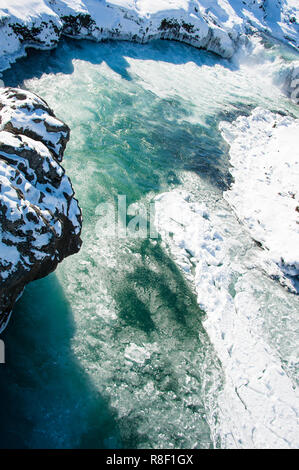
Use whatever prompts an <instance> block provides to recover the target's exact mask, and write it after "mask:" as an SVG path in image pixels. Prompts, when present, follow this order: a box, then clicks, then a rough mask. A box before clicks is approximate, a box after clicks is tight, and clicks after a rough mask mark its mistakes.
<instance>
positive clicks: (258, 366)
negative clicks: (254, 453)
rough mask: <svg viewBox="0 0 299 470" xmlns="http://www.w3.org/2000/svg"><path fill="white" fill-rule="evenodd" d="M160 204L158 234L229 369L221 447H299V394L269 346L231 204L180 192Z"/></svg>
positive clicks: (221, 416) (220, 419)
mask: <svg viewBox="0 0 299 470" xmlns="http://www.w3.org/2000/svg"><path fill="white" fill-rule="evenodd" d="M155 202H156V210H155V213H156V214H155V225H156V228H157V230H158V232H159V233H160V235H161V237H162V240H163V241H164V243H165V245H166V247H167V249H168V250H169V251H170V254H171V256H172V257H173V259H174V260H175V261H176V263H177V264H178V266H179V267H180V268H181V269H182V271H183V272H184V274H185V275H186V277H187V278H188V279H189V280H190V281H192V283H194V286H195V289H196V293H197V301H198V303H199V306H200V307H201V308H202V309H203V310H204V311H205V313H206V317H205V320H204V327H205V329H206V331H207V333H208V335H209V338H210V340H211V342H212V344H213V346H214V348H215V351H216V354H217V357H218V358H219V359H220V361H221V364H222V368H223V372H224V379H225V380H224V388H223V390H222V391H221V392H220V394H219V416H218V419H217V424H216V430H215V433H216V437H217V436H220V438H221V447H222V448H247V449H248V448H298V446H299V432H298V431H299V420H298V416H299V394H298V389H295V388H294V384H293V382H292V380H291V379H290V377H289V376H288V375H287V374H286V372H285V370H284V369H283V367H282V363H281V359H280V357H279V355H278V354H277V351H275V350H274V349H273V348H272V347H271V346H270V345H269V344H268V342H267V341H266V339H265V335H264V331H263V328H262V325H261V317H260V305H259V302H258V299H257V298H256V297H255V296H254V295H253V294H252V293H251V290H250V288H249V283H248V277H247V276H248V275H250V274H249V272H250V270H251V269H252V266H250V269H248V266H247V265H246V263H247V261H246V262H245V264H244V258H246V257H244V248H242V249H241V250H240V240H239V238H240V237H244V233H242V232H241V231H242V230H243V229H242V226H241V225H240V224H238V223H237V221H236V219H235V217H234V216H233V214H232V213H231V211H230V210H229V209H228V207H226V205H225V204H224V202H222V203H220V204H219V207H218V206H217V207H213V209H212V210H211V209H209V208H208V207H207V204H206V203H199V202H196V201H194V200H193V199H192V195H190V194H184V193H183V192H179V191H172V192H168V193H164V194H161V195H159V196H157V198H156V201H155ZM238 227H239V228H238ZM250 249H251V250H255V251H254V253H253V254H252V257H253V258H254V257H255V256H256V251H258V249H257V248H256V247H254V244H252V248H250ZM238 251H239V252H240V255H238V254H237V253H238ZM249 258H250V257H248V259H249ZM207 418H208V419H209V418H210V417H209V416H207ZM210 424H211V423H210ZM213 427H214V425H213V423H212V425H211V428H212V429H213Z"/></svg>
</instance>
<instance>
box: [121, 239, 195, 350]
mask: <svg viewBox="0 0 299 470" xmlns="http://www.w3.org/2000/svg"><path fill="white" fill-rule="evenodd" d="M136 253H140V254H141V256H142V263H140V264H138V265H136V267H135V269H134V270H133V272H130V273H128V274H127V275H126V276H125V277H124V278H122V281H121V284H120V285H118V284H116V285H115V288H114V292H113V296H114V299H115V301H116V304H117V307H118V310H119V319H120V324H119V328H120V329H122V328H124V327H126V326H131V327H134V328H137V329H140V330H142V331H143V332H144V333H145V334H146V335H148V337H149V338H150V337H151V334H152V332H153V331H155V330H157V329H160V328H163V324H164V325H165V326H166V325H167V331H168V333H167V334H169V335H170V336H175V337H176V338H177V339H178V340H179V341H182V343H183V342H184V341H186V339H187V338H192V339H195V340H196V341H198V330H199V329H201V328H202V327H201V323H202V320H203V317H204V312H203V311H202V310H201V309H200V308H199V306H198V304H197V301H196V295H195V293H194V292H192V291H191V287H190V284H188V282H187V281H186V279H185V278H184V276H183V274H182V272H181V271H180V269H179V268H178V267H177V265H176V264H175V263H174V261H173V260H172V259H171V258H169V256H168V255H167V254H166V253H165V251H164V250H163V249H162V247H161V244H160V243H159V242H158V243H156V244H153V243H152V242H151V241H150V240H148V239H146V240H143V241H141V242H140V245H139V243H138V244H137V245H136ZM151 296H154V297H155V299H156V301H155V302H154V304H153V307H152V308H151V302H150V297H151ZM159 306H161V307H162V309H163V313H162V319H161V318H160V314H158V317H159V320H158V321H157V318H156V315H157V312H158V310H159V309H160V307H159ZM171 325H172V326H171ZM171 328H173V330H172V331H171ZM117 331H118V328H116V333H117ZM202 331H204V330H203V328H202Z"/></svg>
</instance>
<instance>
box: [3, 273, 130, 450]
mask: <svg viewBox="0 0 299 470" xmlns="http://www.w3.org/2000/svg"><path fill="white" fill-rule="evenodd" d="M74 328H75V327H74V321H73V318H72V312H71V310H70V306H69V304H68V302H67V300H66V298H65V296H64V293H63V290H62V288H61V286H60V284H59V282H58V280H57V277H56V276H55V274H51V275H50V276H48V277H47V278H45V279H42V280H40V281H36V282H35V283H32V284H30V286H29V287H28V288H27V289H26V291H25V293H24V294H23V297H22V298H21V299H20V301H19V302H18V304H17V305H16V307H15V309H14V312H13V315H12V319H11V322H10V324H9V327H8V328H7V330H6V331H5V332H4V334H3V335H1V336H2V339H3V340H4V341H5V346H6V364H5V365H1V366H0V415H1V420H0V448H43V447H44V448H78V447H79V448H110V447H116V448H119V447H121V442H120V438H119V431H118V427H117V425H116V421H115V415H114V412H113V410H111V409H110V408H109V404H108V403H107V402H106V401H105V400H104V399H103V398H102V397H101V395H100V394H99V393H98V391H97V390H96V388H95V387H94V385H93V384H92V383H91V381H90V380H89V378H88V377H87V374H86V373H85V371H84V369H83V368H82V366H81V365H80V364H79V363H78V361H77V359H76V357H75V356H74V354H73V352H72V350H71V341H72V337H73V334H74Z"/></svg>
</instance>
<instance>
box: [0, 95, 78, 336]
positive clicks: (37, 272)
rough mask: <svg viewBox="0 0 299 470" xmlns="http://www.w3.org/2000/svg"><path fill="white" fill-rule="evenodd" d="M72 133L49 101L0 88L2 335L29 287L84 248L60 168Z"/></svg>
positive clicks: (71, 195)
mask: <svg viewBox="0 0 299 470" xmlns="http://www.w3.org/2000/svg"><path fill="white" fill-rule="evenodd" d="M69 134H70V131H69V128H68V127H67V126H66V125H65V124H64V123H63V122H61V121H60V120H58V119H57V118H56V117H55V116H54V113H53V111H52V110H51V109H50V108H49V106H48V105H47V103H46V102H45V101H43V100H42V99H40V98H39V97H37V96H36V95H34V94H32V93H30V92H28V91H24V90H20V89H13V88H0V332H1V331H3V329H4V328H5V327H6V325H7V323H8V320H9V317H10V314H11V311H12V308H13V306H14V303H15V301H16V299H18V297H19V296H20V295H21V293H22V292H23V289H24V287H25V286H26V284H28V283H29V282H31V281H33V280H35V279H39V278H42V277H44V276H46V275H47V274H49V273H50V272H52V271H53V270H54V269H55V268H56V266H57V264H58V263H59V262H60V261H62V260H63V259H64V258H65V257H66V256H69V255H71V254H73V253H76V252H78V251H79V249H80V246H81V240H80V232H81V225H82V217H81V211H80V209H79V207H78V203H77V201H76V199H75V198H74V191H73V188H72V185H71V182H70V180H69V178H68V177H67V176H66V175H65V171H64V169H63V168H62V167H61V165H60V164H59V162H60V161H61V160H62V157H63V152H64V150H65V147H66V144H67V142H68V139H69Z"/></svg>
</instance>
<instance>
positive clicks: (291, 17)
mask: <svg viewBox="0 0 299 470" xmlns="http://www.w3.org/2000/svg"><path fill="white" fill-rule="evenodd" d="M298 11H299V8H298V2H297V0H283V1H282V0H271V1H270V0H242V1H240V0H109V1H108V0H0V45H1V47H0V69H2V70H3V69H5V68H7V67H8V66H9V64H10V63H11V62H13V61H14V60H15V59H16V58H17V57H19V56H22V55H24V53H25V48H26V46H35V47H40V48H51V47H55V45H56V44H57V42H58V41H59V38H60V37H61V36H62V35H67V36H72V37H81V38H88V39H93V40H96V41H101V40H104V39H107V38H110V39H120V40H131V41H137V42H142V43H143V42H147V41H149V40H151V39H157V38H162V39H174V40H178V41H182V42H185V43H188V44H191V45H193V46H196V47H199V48H204V49H207V50H209V51H213V52H215V53H217V54H219V55H221V56H223V57H231V56H232V55H233V54H234V51H235V49H236V43H237V40H238V38H239V37H240V36H241V35H242V34H244V33H245V34H246V33H248V32H249V31H263V32H266V33H268V34H270V35H272V36H274V37H276V38H278V39H282V40H284V41H286V42H288V43H289V44H291V45H293V46H295V47H298V45H299V42H298V41H299V40H298V37H299V36H298V31H299V13H298Z"/></svg>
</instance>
